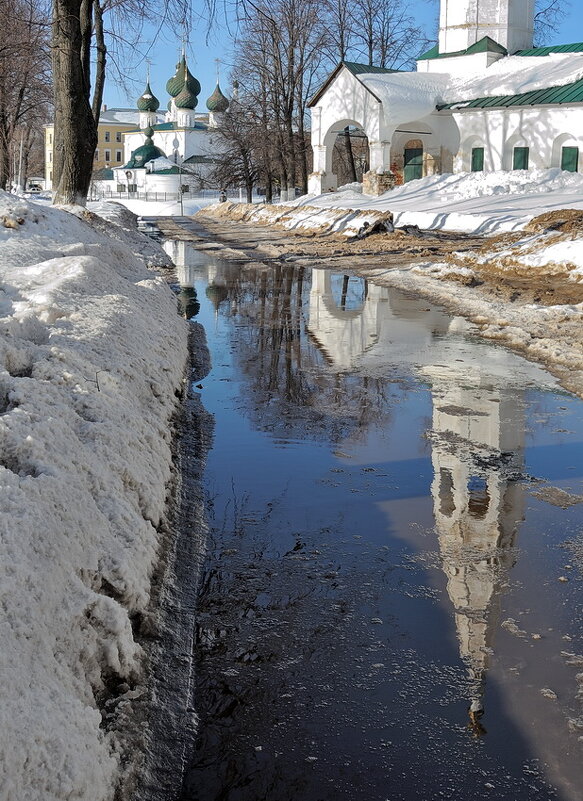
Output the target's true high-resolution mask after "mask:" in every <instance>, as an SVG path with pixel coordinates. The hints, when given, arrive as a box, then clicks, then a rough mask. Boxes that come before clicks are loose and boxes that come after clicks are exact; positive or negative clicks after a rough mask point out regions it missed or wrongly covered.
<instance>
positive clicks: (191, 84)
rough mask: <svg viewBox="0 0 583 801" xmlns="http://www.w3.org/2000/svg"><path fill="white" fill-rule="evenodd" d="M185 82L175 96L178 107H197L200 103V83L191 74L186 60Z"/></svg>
mask: <svg viewBox="0 0 583 801" xmlns="http://www.w3.org/2000/svg"><path fill="white" fill-rule="evenodd" d="M183 69H184V72H183V75H184V82H183V84H182V89H181V90H180V92H179V94H177V95H176V97H175V98H174V104H175V106H176V108H181V109H195V108H196V107H197V105H198V95H199V94H200V83H199V82H198V81H197V80H196V78H195V77H194V76H193V75H191V73H190V70H189V69H188V67H187V66H186V62H184V66H183Z"/></svg>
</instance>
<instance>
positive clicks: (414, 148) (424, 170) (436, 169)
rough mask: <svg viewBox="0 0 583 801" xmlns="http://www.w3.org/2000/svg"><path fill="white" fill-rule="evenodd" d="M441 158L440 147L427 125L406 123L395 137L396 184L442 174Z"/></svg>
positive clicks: (392, 159) (392, 167) (393, 163)
mask: <svg viewBox="0 0 583 801" xmlns="http://www.w3.org/2000/svg"><path fill="white" fill-rule="evenodd" d="M441 157H442V148H441V143H440V141H439V139H438V137H436V136H435V133H434V132H433V130H432V129H431V128H430V127H429V125H427V123H425V122H419V121H417V122H410V123H406V124H403V125H401V126H399V127H398V128H397V129H396V130H395V132H394V133H393V137H392V141H391V172H392V173H393V174H394V175H395V176H396V179H397V184H403V183H408V182H409V181H415V180H418V179H419V178H425V177H426V176H427V175H435V174H438V173H440V172H441V168H442V164H441Z"/></svg>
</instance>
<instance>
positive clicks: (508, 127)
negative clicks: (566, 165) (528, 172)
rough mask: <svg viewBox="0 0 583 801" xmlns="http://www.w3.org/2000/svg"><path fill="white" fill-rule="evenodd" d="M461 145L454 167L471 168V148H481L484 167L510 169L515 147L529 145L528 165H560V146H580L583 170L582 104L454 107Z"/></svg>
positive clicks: (547, 167) (535, 166)
mask: <svg viewBox="0 0 583 801" xmlns="http://www.w3.org/2000/svg"><path fill="white" fill-rule="evenodd" d="M453 117H454V120H455V122H456V124H457V127H458V128H459V132H460V148H459V151H458V153H457V156H456V158H455V160H454V171H455V172H465V171H467V170H469V169H470V164H471V151H472V148H474V147H483V148H484V169H485V170H486V171H487V172H490V171H492V170H509V169H512V155H513V149H514V147H528V148H529V149H530V152H529V168H539V169H549V168H550V167H560V166H561V151H562V148H563V147H568V146H575V147H579V149H580V154H579V170H580V171H583V104H582V105H579V106H570V107H567V106H542V107H538V108H533V107H522V108H521V107H514V108H506V109H473V110H466V111H456V112H454V114H453Z"/></svg>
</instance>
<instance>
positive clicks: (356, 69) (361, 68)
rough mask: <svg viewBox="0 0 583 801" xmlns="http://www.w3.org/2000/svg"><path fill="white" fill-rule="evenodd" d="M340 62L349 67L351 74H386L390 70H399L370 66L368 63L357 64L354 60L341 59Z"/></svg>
mask: <svg viewBox="0 0 583 801" xmlns="http://www.w3.org/2000/svg"><path fill="white" fill-rule="evenodd" d="M342 64H343V65H344V66H345V67H346V68H347V69H349V70H350V72H351V73H352V74H353V75H366V74H367V73H379V74H380V75H387V74H388V73H391V72H401V70H390V69H388V68H386V67H371V66H370V65H369V64H358V63H357V62H356V61H343V62H342Z"/></svg>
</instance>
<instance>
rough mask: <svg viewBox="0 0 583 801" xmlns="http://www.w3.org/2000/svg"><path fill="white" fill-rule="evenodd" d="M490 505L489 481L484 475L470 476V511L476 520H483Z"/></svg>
mask: <svg viewBox="0 0 583 801" xmlns="http://www.w3.org/2000/svg"><path fill="white" fill-rule="evenodd" d="M489 507H490V493H489V491H488V482H487V481H486V479H485V478H484V477H483V476H470V478H469V480H468V512H469V513H470V516H471V517H473V518H474V519H475V520H483V519H484V518H485V517H486V515H487V514H488V509H489Z"/></svg>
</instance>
